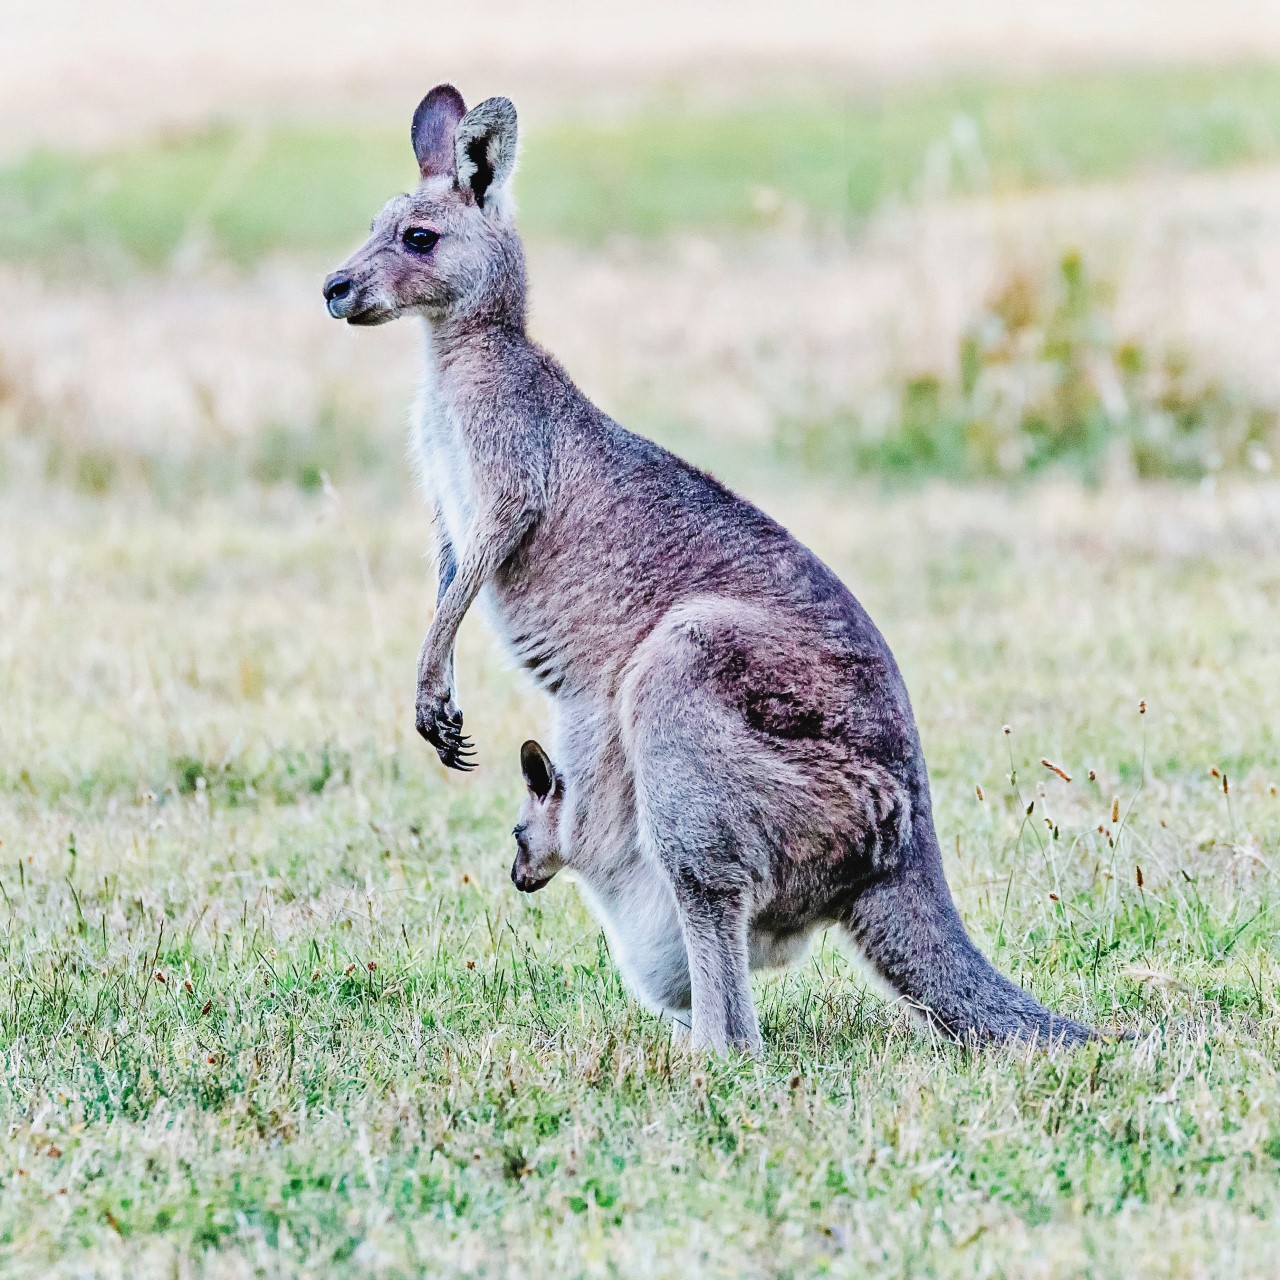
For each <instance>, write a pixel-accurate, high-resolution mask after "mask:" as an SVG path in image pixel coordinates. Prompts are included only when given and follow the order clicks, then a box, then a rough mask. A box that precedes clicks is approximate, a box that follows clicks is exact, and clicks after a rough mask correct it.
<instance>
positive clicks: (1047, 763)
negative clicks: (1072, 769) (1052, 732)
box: [1040, 756, 1071, 782]
mask: <svg viewBox="0 0 1280 1280" xmlns="http://www.w3.org/2000/svg"><path fill="white" fill-rule="evenodd" d="M1040 763H1041V764H1042V765H1044V767H1045V768H1046V769H1048V770H1049V772H1050V773H1056V774H1057V775H1058V777H1060V778H1061V779H1062V780H1063V782H1070V781H1071V775H1070V774H1069V773H1068V772H1067V771H1066V770H1065V769H1064V768H1063V767H1062V766H1061V765H1060V764H1054V763H1053V761H1052V760H1050V759H1049V758H1048V757H1047V756H1043V757H1041V760H1040Z"/></svg>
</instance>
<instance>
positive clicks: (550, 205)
mask: <svg viewBox="0 0 1280 1280" xmlns="http://www.w3.org/2000/svg"><path fill="white" fill-rule="evenodd" d="M405 114H406V120H407V115H408V104H406V111H405ZM406 130H407V126H406V127H401V125H400V124H399V123H397V122H388V126H387V127H386V128H385V129H380V130H344V129H341V128H321V127H312V126H294V125H271V126H264V127H262V128H249V127H246V126H240V125H224V126H221V127H216V128H210V129H206V130H202V131H198V132H195V133H191V134H186V135H180V136H173V137H169V138H165V139H161V140H156V141H151V142H147V143H139V144H137V145H132V146H127V147H124V148H121V149H119V150H116V151H112V152H109V153H106V154H102V155H91V156H82V155H75V154H71V153H67V152H55V151H47V150H46V151H40V152H36V153H34V154H32V155H30V156H29V157H27V158H26V159H24V160H22V161H20V162H18V163H15V164H11V165H10V166H9V167H7V168H5V169H3V170H0V257H4V258H7V259H11V260H12V259H20V260H34V261H40V262H44V263H61V264H63V265H64V266H66V265H72V266H74V267H75V268H76V269H78V270H85V269H90V270H95V271H100V272H108V273H109V272H111V271H118V270H126V269H130V268H133V267H137V266H139V265H140V266H143V267H149V268H155V267H160V266H163V265H165V264H166V263H168V262H169V261H170V260H171V259H172V257H173V255H174V254H175V253H176V252H178V251H179V250H180V249H181V248H182V247H183V246H184V245H191V244H198V245H201V246H204V247H205V248H208V247H212V249H213V250H214V251H215V253H216V254H218V255H220V256H223V257H225V258H226V259H228V260H230V261H232V262H235V263H239V264H242V265H245V264H250V263H252V262H254V261H256V260H258V259H260V258H261V257H262V256H263V255H265V254H269V253H273V252H280V251H288V252H299V253H305V254H316V255H319V254H333V253H335V252H340V251H341V250H342V249H343V248H345V247H346V246H348V245H350V244H352V243H353V242H356V241H358V240H359V239H360V236H361V234H362V232H363V230H364V228H365V227H366V225H367V223H368V220H369V216H370V214H371V212H372V211H373V210H374V209H376V208H377V207H378V206H379V205H380V204H381V203H382V201H383V200H385V199H386V198H387V196H388V195H390V194H392V193H394V192H395V191H397V190H401V189H403V188H404V187H405V186H406V185H407V184H409V183H410V182H411V181H412V180H413V177H414V171H413V165H412V160H411V157H410V156H409V149H408V144H407V142H406V140H405V135H406ZM1278 155H1280V68H1276V67H1270V66H1252V67H1239V68H1234V69H1225V70H1204V71H1201V70H1154V71H1153V70H1142V71H1103V72H1090V73H1081V74H1077V75H1070V76H1061V75H1060V76H1057V77H1053V78H1049V79H1044V80H1029V81H1008V82H1001V81H988V80H983V81H961V82H955V83H952V84H948V85H942V86H938V85H926V86H907V87H897V88H892V89H885V90H882V91H879V92H874V91H867V90H863V89H861V88H859V89H853V90H850V91H849V93H848V94H847V95H844V96H840V95H836V94H833V93H826V94H824V95H822V96H820V97H816V98H812V99H809V100H794V101H791V102H771V103H768V104H766V105H763V106H759V107H755V106H750V107H741V108H736V109H726V110H723V111H717V112H709V111H703V110H697V109H692V108H682V107H680V106H678V105H671V104H667V105H663V104H657V105H654V106H653V107H652V108H651V109H649V110H648V111H646V112H644V113H642V114H639V115H636V116H635V117H633V118H629V119H624V120H621V121H617V122H612V121H611V122H606V123H598V124H597V123H591V122H574V123H559V124H551V125H546V126H542V127H537V126H534V127H533V128H532V129H531V130H530V132H529V134H528V137H527V139H526V146H525V149H524V155H523V160H522V167H521V173H520V176H519V180H518V181H519V185H518V194H519V199H520V205H521V220H522V225H523V227H524V228H525V230H526V231H527V232H528V233H529V234H530V235H533V236H553V237H562V238H568V239H573V240H582V241H586V242H597V241H599V240H601V239H602V238H604V237H606V236H609V235H613V234H626V235H636V236H664V235H668V234H672V233H677V232H682V231H717V230H725V229H743V228H752V227H758V226H761V225H767V224H769V223H770V222H772V221H774V220H776V218H778V217H779V216H785V209H786V207H787V206H794V207H797V208H799V209H800V210H802V211H803V212H804V213H805V214H807V215H808V216H811V217H813V218H815V219H817V220H819V221H821V222H824V223H837V224H842V223H845V222H847V221H848V220H850V219H857V218H860V217H862V216H863V215H865V214H867V213H868V212H869V211H871V210H873V209H874V208H876V207H877V206H878V205H880V204H881V203H882V202H884V201H886V200H892V199H912V198H914V197H915V196H917V195H918V194H919V193H920V192H921V190H922V189H947V190H956V191H966V190H968V191H974V190H977V191H983V190H989V189H996V190H1011V189H1024V188H1028V187H1034V186H1039V185H1043V184H1047V183H1062V182H1074V181H1081V180H1092V179H1117V178H1122V177H1126V176H1130V175H1132V174H1134V173H1137V172H1141V171H1144V170H1151V169H1178V170H1198V169H1217V168H1222V167H1225V166H1230V165H1241V164H1249V163H1254V162H1261V161H1270V160H1274V159H1275V158H1276V157H1277V156H1278Z"/></svg>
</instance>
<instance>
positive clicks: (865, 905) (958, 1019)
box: [846, 802, 1097, 1044]
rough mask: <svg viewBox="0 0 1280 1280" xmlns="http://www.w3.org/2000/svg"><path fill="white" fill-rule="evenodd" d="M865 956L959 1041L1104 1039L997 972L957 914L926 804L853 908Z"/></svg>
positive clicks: (853, 925) (851, 919)
mask: <svg viewBox="0 0 1280 1280" xmlns="http://www.w3.org/2000/svg"><path fill="white" fill-rule="evenodd" d="M846 925H847V927H848V929H849V931H850V933H851V934H852V935H853V938H854V940H855V941H856V942H857V944H858V946H859V948H860V949H861V951H862V953H863V954H864V955H865V956H866V958H867V959H868V960H869V961H870V963H871V964H872V965H873V966H874V967H875V969H876V970H877V971H878V972H879V974H880V976H881V977H882V978H884V979H885V980H886V981H887V982H888V983H889V985H890V986H892V987H893V989H894V990H895V991H897V992H898V993H899V994H900V995H902V996H903V997H905V998H906V1000H907V1001H908V1002H909V1003H910V1004H911V1005H912V1006H913V1007H914V1008H915V1009H916V1010H917V1012H918V1013H920V1014H921V1015H922V1016H923V1017H925V1018H926V1019H927V1020H928V1021H929V1023H930V1024H931V1025H933V1026H935V1027H937V1028H938V1029H939V1030H940V1031H942V1032H944V1033H945V1034H946V1035H948V1036H950V1037H952V1038H953V1039H956V1040H970V1039H972V1040H978V1041H998V1040H1017V1039H1021V1040H1038V1041H1044V1042H1051V1043H1067V1044H1077V1043H1079V1042H1081V1041H1083V1040H1088V1039H1090V1038H1092V1037H1093V1036H1095V1035H1096V1034H1097V1033H1096V1032H1094V1031H1093V1030H1091V1029H1090V1028H1089V1027H1086V1026H1084V1025H1083V1024H1082V1023H1079V1022H1075V1021H1073V1020H1072V1019H1071V1018H1065V1017H1063V1016H1062V1015H1061V1014H1057V1013H1054V1012H1053V1011H1052V1010H1050V1009H1046V1008H1045V1007H1044V1005H1042V1004H1041V1003H1040V1002H1039V1001H1038V1000H1035V999H1034V998H1033V997H1032V996H1030V995H1028V994H1027V992H1025V991H1024V990H1023V989H1022V988H1021V987H1019V986H1017V985H1016V984H1015V983H1013V982H1010V981H1009V979H1008V978H1006V977H1005V976H1004V975H1003V974H1001V973H999V972H997V970H996V969H995V968H994V966H993V965H992V964H991V962H990V961H989V960H988V959H987V958H986V956H984V955H983V954H982V952H981V951H979V950H978V948H977V947H975V946H974V945H973V941H972V940H971V939H970V937H969V935H968V933H967V932H966V931H965V927H964V925H963V923H962V922H961V920H960V915H959V913H958V912H957V911H956V907H955V903H954V901H953V900H952V898H951V890H950V889H949V888H948V886H947V881H946V877H945V876H944V874H943V870H942V855H941V852H940V850H939V849H938V840H937V836H936V835H935V834H934V830H933V820H932V816H931V814H930V813H929V811H928V808H927V802H926V807H925V809H924V811H923V812H920V811H917V812H916V813H915V814H914V816H913V820H912V824H911V828H910V838H909V840H908V842H907V844H906V847H904V848H903V849H902V856H901V859H900V860H899V861H898V863H897V865H896V866H895V867H894V868H893V869H892V870H889V871H887V873H886V874H885V875H884V876H883V877H882V878H879V879H877V880H875V881H874V882H873V883H871V884H870V885H869V886H868V887H867V888H865V889H863V890H862V891H861V892H860V893H859V894H858V896H857V898H856V899H855V901H854V902H853V905H852V907H851V909H850V910H849V914H848V917H847V919H846Z"/></svg>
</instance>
